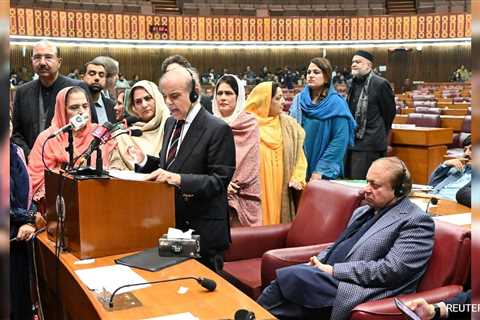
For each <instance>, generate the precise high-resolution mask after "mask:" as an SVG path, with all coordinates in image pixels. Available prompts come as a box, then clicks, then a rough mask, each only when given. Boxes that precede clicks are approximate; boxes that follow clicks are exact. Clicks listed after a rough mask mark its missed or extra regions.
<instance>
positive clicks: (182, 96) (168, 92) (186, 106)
mask: <svg viewBox="0 0 480 320" xmlns="http://www.w3.org/2000/svg"><path fill="white" fill-rule="evenodd" d="M160 90H161V92H162V95H163V97H164V99H165V103H166V104H167V107H168V109H169V110H170V114H171V115H172V116H173V117H174V118H175V119H176V120H185V118H186V117H187V115H188V112H190V110H191V108H192V106H193V103H192V102H191V101H190V91H191V90H192V75H191V73H190V72H188V71H187V70H186V69H185V68H175V69H173V70H171V71H168V72H166V73H164V74H163V76H162V77H161V78H160Z"/></svg>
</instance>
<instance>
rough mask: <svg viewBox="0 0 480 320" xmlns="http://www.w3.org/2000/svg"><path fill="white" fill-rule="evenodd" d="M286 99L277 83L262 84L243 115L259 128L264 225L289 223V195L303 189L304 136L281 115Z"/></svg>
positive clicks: (291, 215) (292, 209) (291, 213)
mask: <svg viewBox="0 0 480 320" xmlns="http://www.w3.org/2000/svg"><path fill="white" fill-rule="evenodd" d="M284 104H285V99H284V98H283V92H282V89H281V88H280V87H279V86H278V84H277V83H273V82H270V81H269V82H263V83H260V84H259V85H257V86H256V87H255V88H254V89H253V90H252V92H251V93H250V95H249V96H248V99H247V102H246V107H245V111H247V112H250V113H252V114H254V115H255V117H256V118H257V121H258V125H259V128H260V181H261V200H262V211H263V224H264V225H267V224H277V223H286V222H290V221H292V219H293V218H294V216H295V206H294V204H293V197H292V192H291V190H290V189H289V187H292V188H294V189H296V190H302V189H303V188H304V186H305V176H306V170H307V160H306V158H305V154H304V152H303V141H304V138H305V132H304V131H303V129H302V127H301V126H299V125H298V123H297V122H296V121H295V120H294V119H293V118H291V117H290V116H288V115H287V114H285V113H283V112H282V109H283V105H284Z"/></svg>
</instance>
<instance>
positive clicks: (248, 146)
mask: <svg viewBox="0 0 480 320" xmlns="http://www.w3.org/2000/svg"><path fill="white" fill-rule="evenodd" d="M230 126H231V128H232V131H233V137H234V140H235V149H236V151H235V153H236V162H237V164H236V168H237V169H236V170H235V174H234V175H233V178H232V182H233V183H236V184H238V185H239V186H240V190H239V192H238V193H236V194H231V195H229V196H228V204H229V206H230V207H231V208H232V209H233V210H235V211H236V213H237V216H238V219H239V220H240V223H241V225H242V226H245V227H246V226H260V225H262V207H261V205H260V163H259V162H260V156H259V140H260V138H259V131H258V125H257V120H256V119H255V117H254V116H252V115H251V114H249V113H246V112H242V113H241V114H240V115H239V116H238V117H237V118H236V119H235V120H234V121H233V122H232V123H231V124H230Z"/></svg>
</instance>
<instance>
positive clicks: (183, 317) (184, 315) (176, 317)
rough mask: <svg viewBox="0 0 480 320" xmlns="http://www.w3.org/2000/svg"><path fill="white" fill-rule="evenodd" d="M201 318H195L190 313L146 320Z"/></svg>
mask: <svg viewBox="0 0 480 320" xmlns="http://www.w3.org/2000/svg"><path fill="white" fill-rule="evenodd" d="M198 319H199V318H197V317H195V316H194V315H193V314H191V313H190V312H184V313H177V314H171V315H168V316H163V317H155V318H148V319H144V320H198Z"/></svg>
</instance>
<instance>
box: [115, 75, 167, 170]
mask: <svg viewBox="0 0 480 320" xmlns="http://www.w3.org/2000/svg"><path fill="white" fill-rule="evenodd" d="M125 107H126V110H127V112H128V113H129V114H130V115H132V116H135V117H137V118H138V119H139V121H138V122H135V123H134V124H133V125H132V127H131V129H132V130H133V129H140V130H141V131H142V135H141V136H140V137H134V136H129V135H120V136H118V137H117V138H116V142H117V145H116V147H115V149H114V150H113V151H112V153H111V158H110V169H118V170H134V162H132V161H130V159H129V158H128V154H129V153H128V152H127V150H128V148H130V147H135V148H139V149H140V150H142V151H143V153H144V154H146V155H151V156H155V157H158V154H159V153H160V149H161V148H162V143H163V129H164V126H165V121H166V120H167V118H168V117H169V116H170V112H169V111H168V108H167V106H166V105H165V101H164V100H163V96H162V95H161V94H160V91H159V90H158V87H157V85H156V84H155V83H153V82H150V81H146V80H142V81H139V82H137V83H135V85H134V86H133V87H132V89H131V91H130V94H129V95H125ZM126 156H127V157H126Z"/></svg>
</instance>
